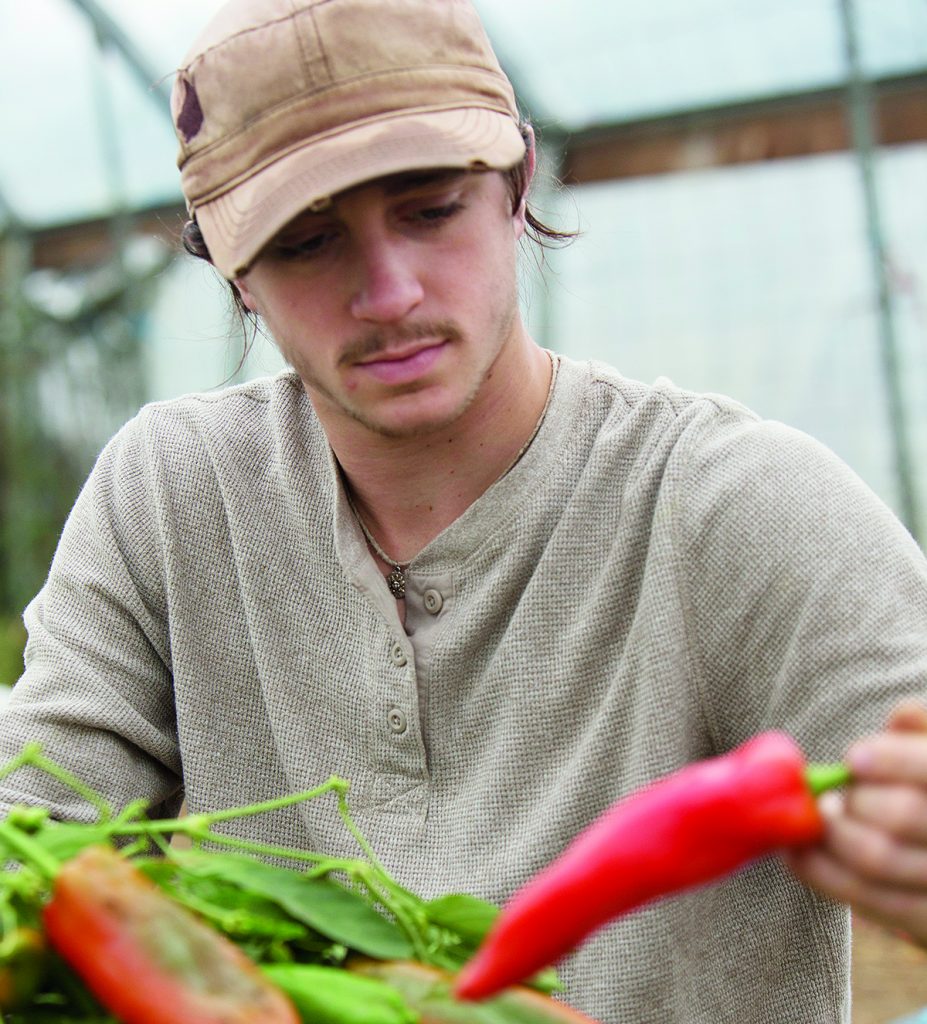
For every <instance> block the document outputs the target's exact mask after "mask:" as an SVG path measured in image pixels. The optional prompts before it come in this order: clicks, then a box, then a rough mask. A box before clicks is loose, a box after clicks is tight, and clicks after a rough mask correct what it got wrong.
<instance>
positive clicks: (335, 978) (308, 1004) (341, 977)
mask: <svg viewBox="0 0 927 1024" xmlns="http://www.w3.org/2000/svg"><path fill="white" fill-rule="evenodd" d="M261 970H262V971H263V972H264V974H265V975H266V976H267V977H268V978H269V979H270V980H271V981H272V982H273V983H274V984H275V985H277V986H278V987H280V988H282V989H283V991H284V992H286V994H287V995H288V996H289V997H290V999H291V1000H292V1001H293V1005H294V1006H295V1007H296V1009H297V1011H298V1012H299V1015H300V1017H301V1018H302V1019H303V1020H304V1021H307V1022H309V1024H417V1021H418V1019H419V1018H418V1014H417V1013H415V1012H414V1011H413V1010H412V1009H411V1008H410V1007H409V1006H408V1005H407V1004H406V1002H405V1000H404V999H403V998H402V996H401V995H400V994H399V992H397V991H396V989H394V988H393V987H392V986H391V985H387V984H386V983H385V982H382V981H379V980H377V979H376V978H365V977H362V976H361V975H358V974H349V973H348V972H347V971H346V970H343V969H342V968H338V967H323V966H321V965H319V964H265V965H263V966H262V967H261Z"/></svg>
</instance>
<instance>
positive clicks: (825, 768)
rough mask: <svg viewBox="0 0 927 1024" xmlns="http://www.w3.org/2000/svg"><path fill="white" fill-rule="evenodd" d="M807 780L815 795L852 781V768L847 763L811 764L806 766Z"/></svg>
mask: <svg viewBox="0 0 927 1024" xmlns="http://www.w3.org/2000/svg"><path fill="white" fill-rule="evenodd" d="M805 781H806V782H807V784H808V789H810V790H811V792H812V793H813V794H814V796H820V795H821V793H825V792H826V791H827V790H828V789H837V788H838V787H839V786H845V785H846V784H847V783H848V782H849V781H850V769H849V767H848V766H847V765H845V764H809V765H806V766H805Z"/></svg>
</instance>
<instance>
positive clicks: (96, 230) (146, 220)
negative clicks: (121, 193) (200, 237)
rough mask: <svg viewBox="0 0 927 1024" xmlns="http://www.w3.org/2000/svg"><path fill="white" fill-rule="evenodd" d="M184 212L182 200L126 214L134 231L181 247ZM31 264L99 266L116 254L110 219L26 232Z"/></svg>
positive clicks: (65, 267) (71, 267)
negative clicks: (30, 251)
mask: <svg viewBox="0 0 927 1024" xmlns="http://www.w3.org/2000/svg"><path fill="white" fill-rule="evenodd" d="M186 217H187V212H186V208H185V207H184V206H183V204H182V203H180V202H178V203H176V204H171V205H169V206H159V207H155V208H152V209H149V210H141V211H133V212H132V213H131V214H128V215H126V219H127V221H128V225H129V227H130V230H131V231H132V233H133V234H143V235H153V236H155V237H157V238H160V239H161V240H162V241H163V242H165V243H166V244H168V245H170V246H174V247H179V246H180V232H181V230H182V228H183V225H184V222H185V221H186ZM29 234H30V237H31V240H32V246H33V250H32V251H33V264H32V265H33V267H35V268H36V269H42V268H47V267H54V268H57V269H59V270H80V269H83V268H89V267H95V266H99V265H100V264H102V263H105V262H107V260H110V259H112V258H113V257H114V256H115V254H116V247H117V245H118V240H117V235H116V233H115V232H114V230H113V222H112V221H111V220H110V219H108V218H107V219H101V220H88V221H82V222H80V223H73V224H63V225H60V226H57V227H52V228H42V229H40V230H32V231H30V232H29Z"/></svg>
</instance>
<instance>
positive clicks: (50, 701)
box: [0, 416, 182, 820]
mask: <svg viewBox="0 0 927 1024" xmlns="http://www.w3.org/2000/svg"><path fill="white" fill-rule="evenodd" d="M142 424H143V416H140V417H138V418H136V419H135V420H133V421H132V422H131V423H129V424H128V425H127V426H126V427H124V428H123V430H122V431H120V433H119V434H117V435H116V437H115V438H114V439H113V440H112V441H111V442H110V443H109V445H108V446H107V447H106V448H105V449H104V451H103V452H102V454H101V456H100V458H99V459H98V461H97V464H96V466H95V467H94V469H93V471H92V473H91V475H90V477H89V479H88V480H87V482H86V484H85V485H84V487H83V489H82V491H81V493H80V495H79V497H78V499H77V502H76V503H75V506H74V508H73V510H72V512H71V514H70V516H69V518H68V520H67V523H66V524H65V527H64V530H63V532H62V536H61V539H60V542H59V545H58V549H57V551H56V554H55V557H54V560H53V562H52V565H51V569H50V572H49V575H48V578H47V580H46V583H45V585H44V587H43V588H42V590H41V591H40V593H39V594H38V596H37V597H36V598H35V599H34V600H33V601H32V602H31V604H30V605H29V606H28V608H27V609H26V613H25V622H26V626H27V629H28V634H29V638H28V642H27V646H26V654H25V672H24V674H23V676H22V677H21V679H20V680H19V681H18V682H17V684H16V685H15V687H14V689H13V692H12V694H11V695H10V698H9V700H8V702H7V704H6V705H5V707H4V708H3V709H2V710H0V762H2V763H7V761H8V760H9V759H10V758H12V757H13V756H15V755H16V754H18V753H19V752H20V751H21V750H22V748H23V746H24V745H25V744H26V743H29V742H37V743H39V744H40V745H41V747H42V750H43V752H44V754H45V755H46V756H47V757H49V758H51V759H53V760H54V761H56V762H58V763H60V764H61V765H63V766H64V767H65V768H67V769H68V770H69V771H71V772H72V773H74V774H75V775H77V776H78V777H79V778H81V779H82V780H83V781H84V782H86V783H87V784H88V785H90V786H91V787H93V788H94V789H96V790H98V791H99V792H100V793H101V794H103V795H104V797H105V798H106V799H107V800H109V801H110V802H111V803H112V805H113V806H114V807H115V808H119V807H121V806H123V805H124V804H126V803H128V802H129V801H131V800H134V799H139V798H144V799H147V800H148V801H149V802H150V805H151V808H152V813H154V814H158V813H161V814H172V813H175V812H176V810H177V808H178V807H179V804H180V801H181V798H182V788H181V765H180V756H179V751H178V743H177V729H176V716H175V712H174V703H173V692H172V676H171V656H170V644H169V633H168V628H167V613H166V601H165V594H164V586H163V557H162V554H161V551H160V539H159V531H158V527H157V514H156V509H157V503H156V501H155V495H154V494H153V493H152V486H151V482H150V474H149V473H148V466H147V459H146V451H145V444H144V431H143V426H142ZM17 802H19V803H28V804H41V805H43V806H47V807H49V808H50V809H51V812H52V814H53V815H54V816H55V817H58V818H61V819H76V820H89V819H92V818H93V817H94V816H95V811H93V809H92V808H91V807H90V806H89V805H88V804H87V803H86V802H85V801H83V800H82V799H81V798H80V797H78V796H77V795H76V794H75V793H74V792H72V791H71V790H70V789H68V788H67V787H65V786H63V785H61V784H60V783H57V782H56V781H55V780H53V779H51V778H50V777H49V776H48V775H46V774H45V773H43V772H40V771H37V770H35V769H32V768H25V769H19V770H17V771H16V772H14V773H13V774H11V775H9V776H7V777H6V778H4V779H3V780H2V781H0V811H2V810H5V809H8V808H9V806H10V805H11V804H13V803H17Z"/></svg>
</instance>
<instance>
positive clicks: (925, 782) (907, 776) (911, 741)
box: [847, 730, 927, 787]
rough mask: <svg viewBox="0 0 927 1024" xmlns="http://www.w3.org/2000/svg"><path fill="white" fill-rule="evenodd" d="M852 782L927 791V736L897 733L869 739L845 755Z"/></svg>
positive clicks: (883, 734)
mask: <svg viewBox="0 0 927 1024" xmlns="http://www.w3.org/2000/svg"><path fill="white" fill-rule="evenodd" d="M847 763H848V764H849V766H850V770H851V771H852V773H853V776H854V778H856V779H859V780H863V781H868V782H878V781H884V782H893V783H898V782H910V783H913V784H914V785H917V786H924V787H927V735H925V734H924V733H922V732H920V731H919V730H917V731H908V730H903V731H902V730H899V731H893V732H883V733H879V734H878V735H876V736H868V737H867V738H866V739H864V740H860V741H859V742H858V743H854V744H853V746H852V747H850V749H849V751H848V752H847Z"/></svg>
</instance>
